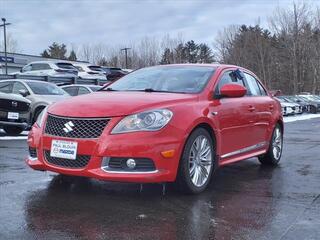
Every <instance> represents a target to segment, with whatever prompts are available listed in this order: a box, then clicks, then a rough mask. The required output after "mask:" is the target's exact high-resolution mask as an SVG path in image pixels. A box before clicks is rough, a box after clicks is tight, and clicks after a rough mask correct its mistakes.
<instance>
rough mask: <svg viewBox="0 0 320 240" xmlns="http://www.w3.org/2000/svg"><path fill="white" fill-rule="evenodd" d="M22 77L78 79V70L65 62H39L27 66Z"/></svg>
mask: <svg viewBox="0 0 320 240" xmlns="http://www.w3.org/2000/svg"><path fill="white" fill-rule="evenodd" d="M19 74H20V75H33V76H52V77H77V76H78V70H77V69H76V68H75V67H74V66H73V65H72V64H71V63H69V62H65V61H37V62H31V63H29V64H27V65H25V66H24V67H23V68H22V69H21V71H20V73H19Z"/></svg>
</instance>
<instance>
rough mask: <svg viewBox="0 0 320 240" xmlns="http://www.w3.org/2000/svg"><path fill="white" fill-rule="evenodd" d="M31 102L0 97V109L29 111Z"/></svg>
mask: <svg viewBox="0 0 320 240" xmlns="http://www.w3.org/2000/svg"><path fill="white" fill-rule="evenodd" d="M29 108H30V104H29V103H26V102H22V101H15V100H10V99H0V110H2V111H7V112H9V111H12V112H20V113H23V112H28V111H29Z"/></svg>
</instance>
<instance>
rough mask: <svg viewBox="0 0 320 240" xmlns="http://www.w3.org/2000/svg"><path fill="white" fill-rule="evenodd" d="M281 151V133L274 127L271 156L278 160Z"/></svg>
mask: <svg viewBox="0 0 320 240" xmlns="http://www.w3.org/2000/svg"><path fill="white" fill-rule="evenodd" d="M281 152H282V133H281V130H280V129H279V128H278V127H277V128H276V129H275V132H274V135H273V139H272V153H273V157H274V158H275V159H276V160H279V159H280V157H281Z"/></svg>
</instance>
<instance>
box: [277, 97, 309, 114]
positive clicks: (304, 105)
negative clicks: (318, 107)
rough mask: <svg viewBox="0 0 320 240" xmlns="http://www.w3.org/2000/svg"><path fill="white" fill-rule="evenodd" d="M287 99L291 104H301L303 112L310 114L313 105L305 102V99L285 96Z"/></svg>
mask: <svg viewBox="0 0 320 240" xmlns="http://www.w3.org/2000/svg"><path fill="white" fill-rule="evenodd" d="M283 97H284V98H285V99H287V100H288V101H290V102H294V103H297V104H299V105H300V106H301V107H302V112H310V108H311V105H310V104H309V103H308V102H306V101H304V100H303V99H299V98H298V97H295V96H283Z"/></svg>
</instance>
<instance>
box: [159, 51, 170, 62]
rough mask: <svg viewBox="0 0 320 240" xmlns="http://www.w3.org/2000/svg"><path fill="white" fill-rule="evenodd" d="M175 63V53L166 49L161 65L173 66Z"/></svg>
mask: <svg viewBox="0 0 320 240" xmlns="http://www.w3.org/2000/svg"><path fill="white" fill-rule="evenodd" d="M172 63H173V52H172V51H171V50H170V49H169V48H166V49H165V50H164V53H163V54H162V57H161V61H160V64H172Z"/></svg>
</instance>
